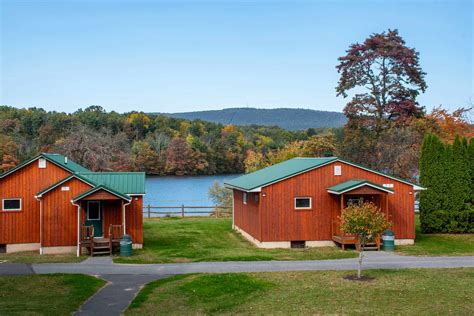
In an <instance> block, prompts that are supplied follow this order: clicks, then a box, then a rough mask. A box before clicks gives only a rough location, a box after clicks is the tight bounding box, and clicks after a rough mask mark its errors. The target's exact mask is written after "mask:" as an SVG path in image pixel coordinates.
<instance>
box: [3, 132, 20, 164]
mask: <svg viewBox="0 0 474 316" xmlns="http://www.w3.org/2000/svg"><path fill="white" fill-rule="evenodd" d="M17 156H18V146H17V145H16V144H15V142H14V141H13V139H12V138H11V137H9V136H5V135H1V134H0V173H2V172H4V171H7V170H9V169H12V168H13V167H15V166H16V165H17V164H18V162H19V161H18V158H17Z"/></svg>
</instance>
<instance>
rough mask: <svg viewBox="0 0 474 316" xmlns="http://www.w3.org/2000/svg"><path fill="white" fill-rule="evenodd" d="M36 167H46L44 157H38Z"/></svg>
mask: <svg viewBox="0 0 474 316" xmlns="http://www.w3.org/2000/svg"><path fill="white" fill-rule="evenodd" d="M38 168H40V169H46V159H44V158H40V159H38Z"/></svg>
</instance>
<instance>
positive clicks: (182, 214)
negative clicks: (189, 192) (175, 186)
mask: <svg viewBox="0 0 474 316" xmlns="http://www.w3.org/2000/svg"><path fill="white" fill-rule="evenodd" d="M181 217H184V204H182V205H181Z"/></svg>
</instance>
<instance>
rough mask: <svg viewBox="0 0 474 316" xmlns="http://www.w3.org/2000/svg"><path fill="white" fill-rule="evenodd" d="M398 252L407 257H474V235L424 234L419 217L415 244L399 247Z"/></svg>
mask: <svg viewBox="0 0 474 316" xmlns="http://www.w3.org/2000/svg"><path fill="white" fill-rule="evenodd" d="M396 250H397V252H399V253H401V254H406V255H422V256H423V255H425V256H473V255H474V234H422V233H421V228H420V219H419V216H418V215H417V216H416V238H415V244H414V245H410V246H398V247H396Z"/></svg>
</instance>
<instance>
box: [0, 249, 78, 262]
mask: <svg viewBox="0 0 474 316" xmlns="http://www.w3.org/2000/svg"><path fill="white" fill-rule="evenodd" d="M86 258H87V256H82V257H77V256H76V255H74V254H60V255H40V254H39V253H38V251H25V252H17V253H0V263H2V262H3V263H17V262H21V263H57V262H81V261H83V260H84V259H86Z"/></svg>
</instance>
